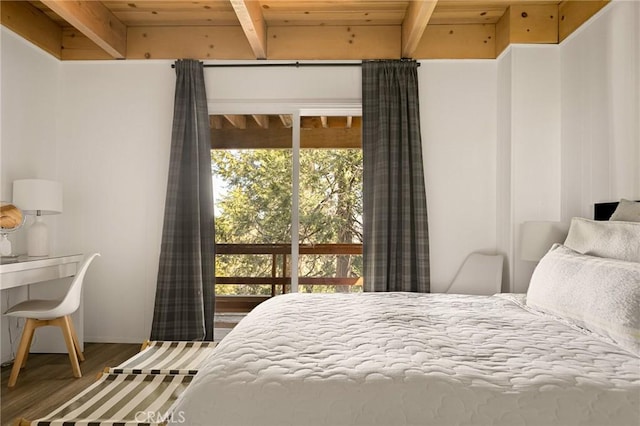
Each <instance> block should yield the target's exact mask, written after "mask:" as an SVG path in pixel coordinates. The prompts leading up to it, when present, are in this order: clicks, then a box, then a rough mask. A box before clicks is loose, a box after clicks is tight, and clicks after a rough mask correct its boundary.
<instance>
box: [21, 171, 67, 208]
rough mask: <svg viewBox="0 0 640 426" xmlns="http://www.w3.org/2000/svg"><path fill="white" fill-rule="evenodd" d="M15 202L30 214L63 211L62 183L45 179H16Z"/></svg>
mask: <svg viewBox="0 0 640 426" xmlns="http://www.w3.org/2000/svg"><path fill="white" fill-rule="evenodd" d="M13 204H15V205H16V206H18V207H19V208H20V209H21V210H22V211H23V212H24V213H25V214H29V215H35V214H38V212H39V214H41V215H45V214H58V213H62V184H61V183H60V182H54V181H52V180H44V179H20V180H14V181H13Z"/></svg>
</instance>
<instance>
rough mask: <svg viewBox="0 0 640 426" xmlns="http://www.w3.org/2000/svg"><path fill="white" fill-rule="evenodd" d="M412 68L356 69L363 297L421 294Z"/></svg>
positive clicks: (379, 64) (424, 261) (421, 185)
mask: <svg viewBox="0 0 640 426" xmlns="http://www.w3.org/2000/svg"><path fill="white" fill-rule="evenodd" d="M417 67H418V64H417V63H416V62H415V61H371V62H365V63H363V64H362V150H363V167H364V170H363V175H364V176H363V179H364V182H363V203H364V206H363V221H364V224H363V225H364V242H363V255H364V289H365V291H413V292H429V290H430V283H429V231H428V226H427V200H426V192H425V182H424V169H423V164H422V140H421V137H420V109H419V97H418V71H417Z"/></svg>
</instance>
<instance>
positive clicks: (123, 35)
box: [0, 0, 609, 60]
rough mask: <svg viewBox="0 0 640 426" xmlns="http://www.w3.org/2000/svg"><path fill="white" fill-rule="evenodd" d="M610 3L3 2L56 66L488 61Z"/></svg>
mask: <svg viewBox="0 0 640 426" xmlns="http://www.w3.org/2000/svg"><path fill="white" fill-rule="evenodd" d="M608 1H609V0H565V1H559V0H418V1H406V0H304V1H289V0H260V1H254V0H208V1H186V0H182V1H176V0H173V1H169V0H164V1H163V0H129V1H106V0H105V1H96V0H86V1H82V0H79V1H69V0H42V1H5V0H2V2H1V3H0V8H1V9H2V10H1V12H2V21H1V22H2V25H4V26H6V27H8V28H9V29H11V30H13V31H14V32H16V33H18V34H20V35H21V36H22V37H24V38H26V39H27V40H29V41H31V42H33V43H34V44H36V45H38V46H40V47H42V48H43V49H44V50H46V51H48V52H49V53H51V54H52V55H54V56H56V57H57V58H60V59H62V60H79V59H114V58H116V59H145V58H146V59H176V58H197V59H202V60H207V59H235V60H246V59H291V60H293V59H295V60H298V59H300V60H305V59H306V60H314V59H328V60H341V59H345V60H348V59H386V58H401V57H404V58H414V59H431V58H462V59H466V58H496V57H497V55H499V54H500V52H502V51H503V50H504V49H505V48H506V47H507V46H508V45H509V44H512V43H548V44H553V43H558V42H560V41H562V40H563V39H564V38H566V37H567V36H568V35H569V34H571V33H572V32H573V31H574V30H575V29H576V28H578V27H579V26H580V25H582V24H583V23H584V22H585V21H586V20H587V19H588V18H589V17H591V16H592V15H593V14H594V13H596V12H597V11H598V10H600V9H601V8H602V7H603V6H605V5H606V4H607V2H608Z"/></svg>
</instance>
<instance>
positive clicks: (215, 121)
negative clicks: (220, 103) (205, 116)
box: [209, 115, 222, 130]
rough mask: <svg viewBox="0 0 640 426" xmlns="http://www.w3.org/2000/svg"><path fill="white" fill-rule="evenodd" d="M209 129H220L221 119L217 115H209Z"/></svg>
mask: <svg viewBox="0 0 640 426" xmlns="http://www.w3.org/2000/svg"><path fill="white" fill-rule="evenodd" d="M209 127H211V128H212V129H216V130H217V129H222V117H220V116H219V115H210V116H209Z"/></svg>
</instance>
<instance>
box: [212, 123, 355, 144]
mask: <svg viewBox="0 0 640 426" xmlns="http://www.w3.org/2000/svg"><path fill="white" fill-rule="evenodd" d="M291 138H292V134H291V129H290V128H289V129H286V128H279V129H269V130H265V129H260V128H250V129H245V130H241V129H233V128H232V129H226V128H223V129H218V130H216V129H211V148H212V149H275V148H285V149H290V148H291V143H292V142H291ZM300 147H301V148H361V147H362V129H361V128H360V127H353V128H351V129H345V128H344V127H342V128H341V127H329V128H327V129H323V128H302V129H300Z"/></svg>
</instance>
